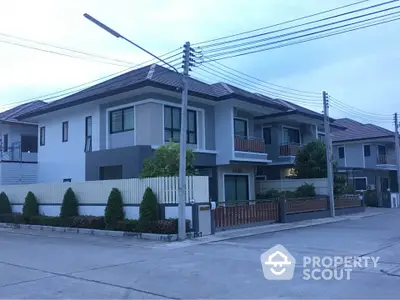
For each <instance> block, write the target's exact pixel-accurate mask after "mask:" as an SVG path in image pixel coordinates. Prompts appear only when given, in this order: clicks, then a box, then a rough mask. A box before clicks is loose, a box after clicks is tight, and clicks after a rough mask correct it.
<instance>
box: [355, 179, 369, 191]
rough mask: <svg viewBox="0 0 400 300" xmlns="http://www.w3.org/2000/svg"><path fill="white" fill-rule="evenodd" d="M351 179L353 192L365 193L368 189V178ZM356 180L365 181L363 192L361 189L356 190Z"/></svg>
mask: <svg viewBox="0 0 400 300" xmlns="http://www.w3.org/2000/svg"><path fill="white" fill-rule="evenodd" d="M352 179H353V184H354V190H355V191H356V192H360V191H366V190H367V189H368V178H367V177H353V178H352ZM357 179H363V180H365V190H363V189H361V190H360V189H357V188H356V180H357Z"/></svg>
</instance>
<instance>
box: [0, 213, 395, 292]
mask: <svg viewBox="0 0 400 300" xmlns="http://www.w3.org/2000/svg"><path fill="white" fill-rule="evenodd" d="M399 228H400V210H393V212H390V213H388V214H384V215H379V216H374V217H369V218H364V219H359V220H352V221H343V222H339V223H332V224H327V225H319V226H314V227H308V228H302V229H295V230H289V231H284V232H277V233H272V234H262V235H257V236H252V237H247V238H236V239H231V240H225V241H220V242H213V243H207V244H199V245H190V246H187V245H186V246H184V247H182V245H181V244H179V243H170V244H165V243H161V242H150V241H140V240H137V239H133V238H114V237H95V236H80V235H74V234H65V233H56V232H54V233H50V232H49V233H44V232H34V231H25V230H9V229H7V230H6V229H2V230H0V298H7V299H9V298H14V299H15V298H18V299H21V298H30V299H50V298H51V299H55V298H58V299H60V298H68V299H78V298H79V299H102V298H114V299H116V298H118V299H121V298H126V299H162V298H168V299H190V298H191V299H195V298H214V299H215V298H218V299H222V298H225V299H227V298H230V299H232V298H234V299H260V298H308V299H326V298H335V299H338V298H342V299H344V298H346V299H349V298H352V299H356V298H357V299H360V298H363V299H365V298H369V299H388V298H391V299H394V298H397V299H398V298H400V288H399V284H400V229H399ZM276 244H282V245H283V246H285V247H286V248H287V249H288V250H289V251H290V253H291V254H292V255H293V256H294V257H295V258H296V269H295V274H294V278H293V279H292V280H290V281H270V280H266V279H265V278H264V276H263V271H262V267H261V262H260V255H261V254H262V253H263V252H264V251H266V250H267V249H269V248H270V247H272V246H274V245H276ZM304 256H314V257H332V256H349V257H350V256H351V257H354V256H355V257H369V256H374V257H378V256H379V262H378V265H377V267H376V268H374V266H373V265H372V264H371V265H368V266H361V265H360V266H355V268H352V270H351V273H350V276H351V277H350V280H335V279H331V280H304V279H303V277H304V273H303V272H304V268H303V265H302V261H303V259H304ZM340 268H344V266H338V268H337V270H339V269H340ZM330 270H333V269H330ZM327 272H329V271H327Z"/></svg>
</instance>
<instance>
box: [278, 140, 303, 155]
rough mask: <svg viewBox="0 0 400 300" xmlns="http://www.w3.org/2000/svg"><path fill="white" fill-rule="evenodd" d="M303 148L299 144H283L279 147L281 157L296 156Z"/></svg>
mask: <svg viewBox="0 0 400 300" xmlns="http://www.w3.org/2000/svg"><path fill="white" fill-rule="evenodd" d="M301 147H302V146H301V145H300V144H298V143H282V144H281V145H280V146H279V156H283V157H287V156H296V155H297V152H298V151H299V149H300V148H301Z"/></svg>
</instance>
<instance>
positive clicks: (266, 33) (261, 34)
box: [202, 0, 398, 51]
mask: <svg viewBox="0 0 400 300" xmlns="http://www.w3.org/2000/svg"><path fill="white" fill-rule="evenodd" d="M396 1H398V0H390V1H386V2H383V3H379V4H375V5H371V6H368V7H363V8H360V9H356V10H352V11H348V12H344V13H341V14H338V15H334V16H329V17H325V18H322V19H319V20H314V21H310V22H306V23H302V24H298V25H294V26H290V27H285V28H281V29H278V30H274V31H268V32H263V33H260V34H256V35H252V36H247V37H243V38H238V39H233V40H229V41H225V42H220V43H215V44H211V45H206V46H203V47H202V49H206V48H210V47H211V48H212V47H216V46H219V45H225V44H231V43H236V42H239V41H243V40H248V39H253V38H256V37H261V36H264V35H270V34H273V33H277V32H282V31H287V30H289V29H294V28H298V27H304V26H306V25H310V24H315V23H320V22H322V21H327V20H330V19H335V18H339V17H343V16H346V15H350V14H355V13H358V12H361V11H364V10H369V9H372V8H376V7H379V6H382V5H386V4H390V3H393V2H396ZM366 15H368V14H366ZM359 17H363V16H359ZM349 20H351V19H349ZM344 21H346V19H345V20H341V21H337V22H333V23H329V24H324V25H319V26H316V27H313V28H309V29H306V30H311V29H315V28H319V27H324V26H328V25H333V24H336V23H340V22H344ZM303 31H304V30H300V31H297V32H293V33H290V34H295V33H298V32H303ZM260 41H262V40H260ZM256 42H259V41H255V42H254V41H253V42H247V43H249V44H251V43H256ZM247 43H244V44H247ZM240 45H241V44H239V45H234V46H235V47H236V46H240ZM228 47H230V46H227V47H223V48H218V49H213V51H218V50H219V49H221V50H222V49H224V48H228ZM232 47H233V46H232ZM208 51H210V50H208Z"/></svg>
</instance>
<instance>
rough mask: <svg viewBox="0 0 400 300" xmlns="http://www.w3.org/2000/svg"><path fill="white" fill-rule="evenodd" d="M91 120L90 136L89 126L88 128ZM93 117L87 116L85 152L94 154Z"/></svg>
mask: <svg viewBox="0 0 400 300" xmlns="http://www.w3.org/2000/svg"><path fill="white" fill-rule="evenodd" d="M89 120H90V134H89V133H88V131H89V126H88V121H89ZM92 120H93V119H92V116H87V117H86V118H85V149H84V151H85V152H92V130H93V125H92V124H93V123H92Z"/></svg>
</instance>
